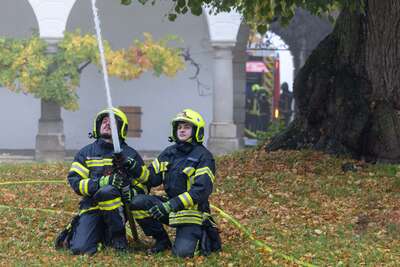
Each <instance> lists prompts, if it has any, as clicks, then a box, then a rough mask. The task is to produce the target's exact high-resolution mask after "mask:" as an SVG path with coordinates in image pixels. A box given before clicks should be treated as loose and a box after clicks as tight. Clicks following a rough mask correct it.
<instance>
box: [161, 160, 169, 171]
mask: <svg viewBox="0 0 400 267" xmlns="http://www.w3.org/2000/svg"><path fill="white" fill-rule="evenodd" d="M168 163H169V162H168V161H163V162H161V164H160V172H165V171H167V170H168V169H167V166H168Z"/></svg>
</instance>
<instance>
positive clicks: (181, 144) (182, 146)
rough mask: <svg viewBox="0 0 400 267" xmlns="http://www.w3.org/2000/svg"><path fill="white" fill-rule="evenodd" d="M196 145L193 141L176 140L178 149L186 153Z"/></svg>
mask: <svg viewBox="0 0 400 267" xmlns="http://www.w3.org/2000/svg"><path fill="white" fill-rule="evenodd" d="M195 145H196V143H194V142H192V143H188V142H179V141H178V142H176V147H175V148H176V150H178V151H180V152H183V153H185V154H187V153H189V152H191V151H192V150H193V148H194V146H195Z"/></svg>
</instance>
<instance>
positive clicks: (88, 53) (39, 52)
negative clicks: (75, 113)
mask: <svg viewBox="0 0 400 267" xmlns="http://www.w3.org/2000/svg"><path fill="white" fill-rule="evenodd" d="M173 40H178V39H177V38H176V37H174V36H169V37H166V38H163V39H161V40H159V41H155V40H154V39H153V38H152V36H151V34H149V33H144V41H139V40H135V41H133V43H132V44H131V45H130V46H129V47H128V48H126V49H119V50H113V49H112V48H111V46H110V45H109V43H108V42H107V41H104V50H105V56H106V61H107V69H108V73H109V75H110V76H115V77H118V78H120V79H123V80H132V79H137V78H139V77H140V75H141V74H142V73H144V72H146V71H153V73H154V74H155V75H156V76H160V75H166V76H169V77H172V76H175V75H176V73H177V72H178V71H179V70H182V69H183V68H184V59H183V57H182V51H181V49H179V48H173V47H168V43H169V42H170V41H173ZM89 63H94V64H96V65H97V66H98V67H99V68H100V56H99V52H98V48H97V39H96V36H95V35H91V34H85V35H81V34H80V32H79V31H77V32H74V33H65V35H64V38H63V39H62V40H60V41H59V43H58V49H57V51H56V52H55V53H48V51H47V43H46V41H45V40H43V39H41V38H39V36H37V35H33V36H32V37H30V38H28V39H12V38H0V85H1V86H3V87H6V88H8V89H9V90H11V91H13V92H17V93H19V92H22V93H25V94H32V95H33V96H34V97H36V98H41V99H43V100H46V101H55V102H56V103H58V104H59V105H60V106H62V107H64V108H65V109H67V110H77V109H78V108H79V105H78V95H77V93H76V88H77V87H78V86H79V82H80V74H81V72H82V70H83V68H84V67H86V66H87V65H88V64H89Z"/></svg>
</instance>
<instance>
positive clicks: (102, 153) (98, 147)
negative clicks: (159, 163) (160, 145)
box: [68, 138, 149, 213]
mask: <svg viewBox="0 0 400 267" xmlns="http://www.w3.org/2000/svg"><path fill="white" fill-rule="evenodd" d="M121 150H122V154H123V155H124V156H125V157H129V158H132V159H134V160H135V161H136V165H135V167H134V168H133V169H132V173H129V174H128V178H129V179H130V181H131V184H132V186H131V188H133V189H136V190H141V191H142V189H143V186H142V185H141V184H140V183H144V182H146V181H147V179H148V176H149V171H148V169H147V167H146V166H145V165H144V162H143V160H142V158H141V157H140V155H139V154H138V153H137V152H136V150H135V149H133V148H131V147H130V146H128V145H127V144H126V143H125V142H121ZM113 152H114V147H113V144H110V143H107V142H105V141H104V140H103V139H101V138H100V139H97V140H96V141H95V142H93V143H92V144H89V145H87V146H85V147H84V148H82V149H81V150H80V151H79V152H78V153H77V154H76V155H75V158H74V161H73V162H72V166H71V168H70V170H69V174H68V182H69V184H70V186H71V187H72V189H73V190H74V191H75V192H76V193H77V194H78V195H81V196H82V197H83V198H82V200H81V202H80V213H83V212H86V211H88V210H96V209H99V210H113V209H116V208H118V207H120V206H122V205H123V204H122V201H121V198H120V197H118V198H115V199H112V200H108V201H104V203H103V202H97V201H95V200H94V199H93V198H92V197H93V195H94V194H95V193H96V192H97V190H98V189H99V185H98V181H99V179H100V178H101V177H102V176H103V175H110V174H111V173H112V165H113V164H112V157H113ZM141 193H143V191H142V192H141Z"/></svg>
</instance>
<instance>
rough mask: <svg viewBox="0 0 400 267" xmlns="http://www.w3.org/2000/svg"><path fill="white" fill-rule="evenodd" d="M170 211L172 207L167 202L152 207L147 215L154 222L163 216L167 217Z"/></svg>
mask: <svg viewBox="0 0 400 267" xmlns="http://www.w3.org/2000/svg"><path fill="white" fill-rule="evenodd" d="M171 211H172V207H171V204H170V203H169V201H167V202H163V203H160V204H157V205H154V206H153V207H152V208H151V209H149V213H150V214H151V216H152V217H153V218H154V219H156V220H159V219H161V218H162V217H164V216H168V214H169V213H170V212H171Z"/></svg>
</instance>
